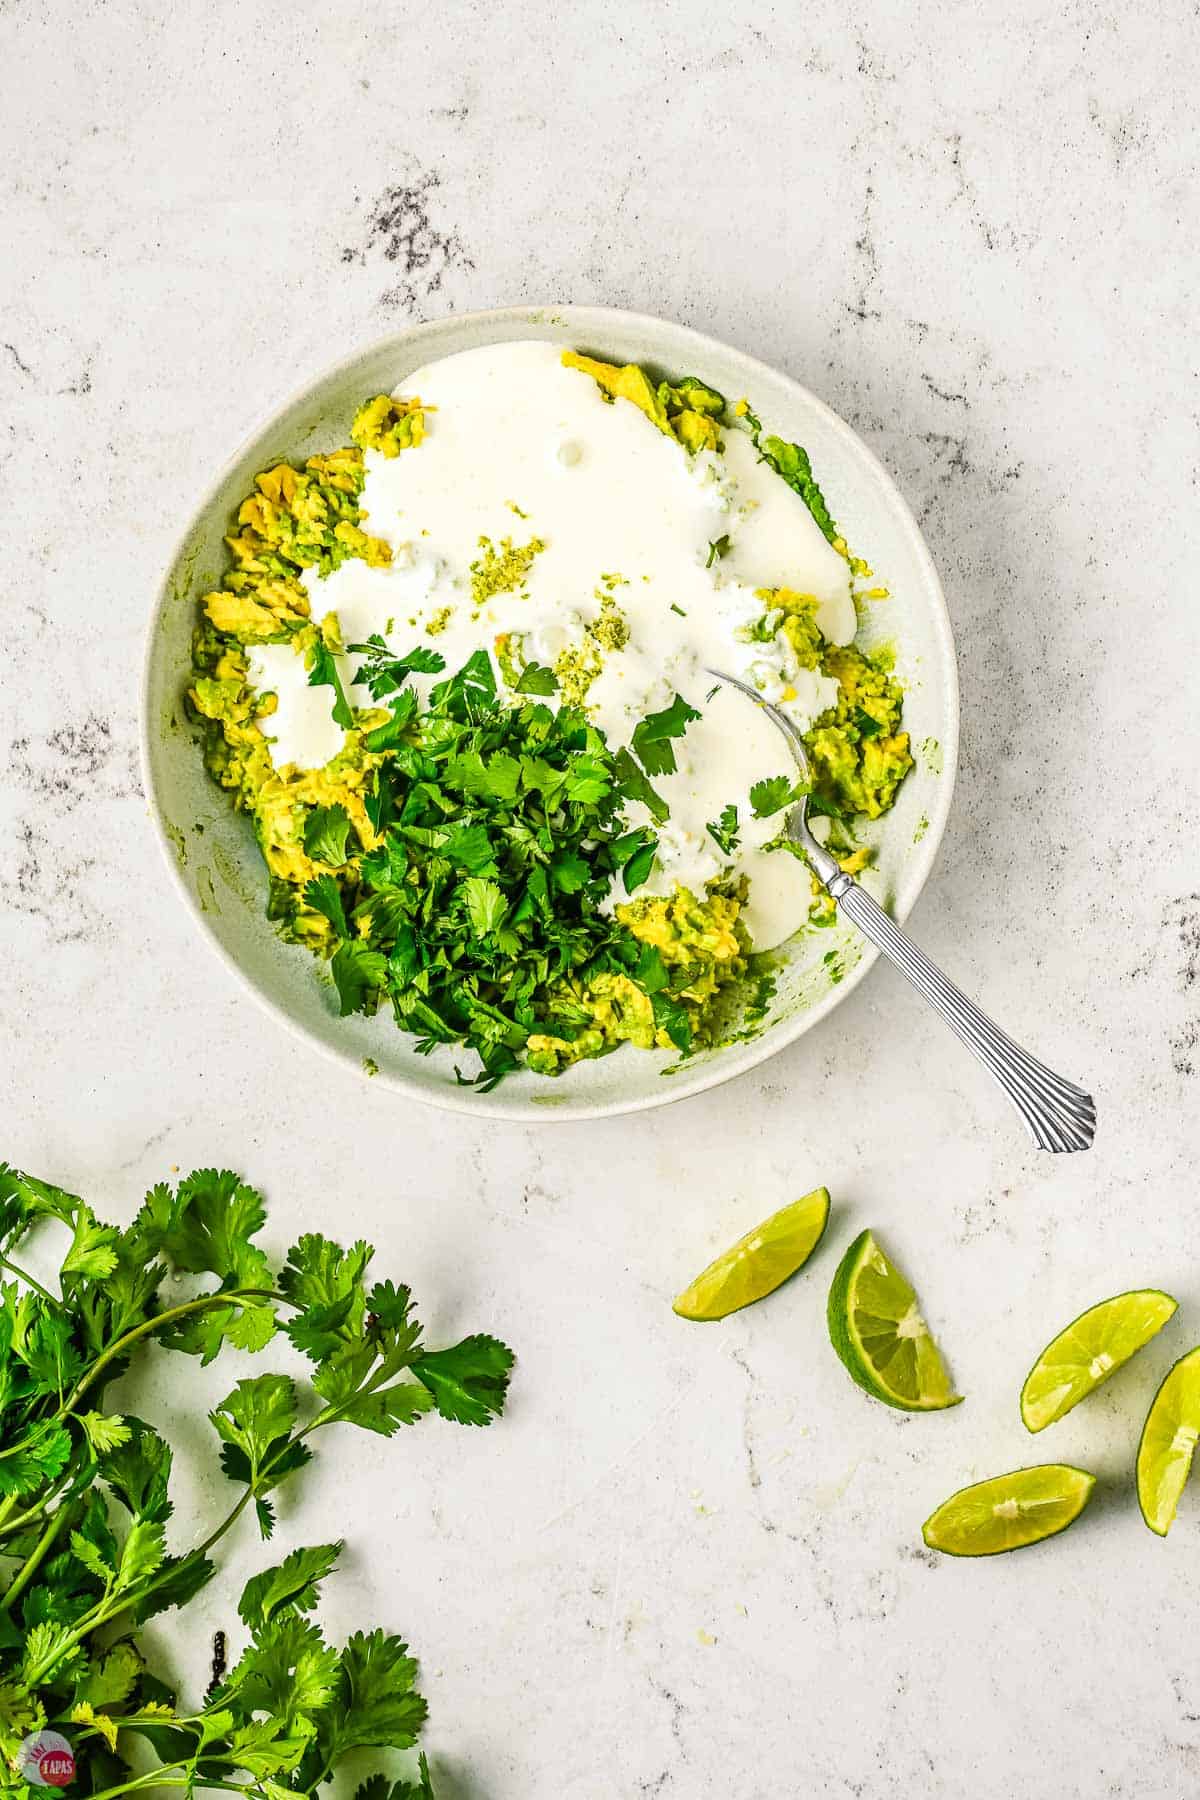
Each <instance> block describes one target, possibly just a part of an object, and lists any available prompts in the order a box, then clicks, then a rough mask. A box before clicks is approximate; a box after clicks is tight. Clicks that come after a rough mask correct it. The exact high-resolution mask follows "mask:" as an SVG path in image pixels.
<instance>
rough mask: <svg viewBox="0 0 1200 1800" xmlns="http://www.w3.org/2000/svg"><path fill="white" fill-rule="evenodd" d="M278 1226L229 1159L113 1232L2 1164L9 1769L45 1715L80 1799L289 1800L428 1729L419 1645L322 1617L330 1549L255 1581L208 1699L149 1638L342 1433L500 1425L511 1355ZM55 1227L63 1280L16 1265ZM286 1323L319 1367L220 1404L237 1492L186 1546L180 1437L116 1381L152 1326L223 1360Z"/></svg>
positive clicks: (266, 1530) (3, 1732)
mask: <svg viewBox="0 0 1200 1800" xmlns="http://www.w3.org/2000/svg"><path fill="white" fill-rule="evenodd" d="M264 1221H265V1210H264V1207H263V1204H262V1199H261V1196H260V1195H259V1194H258V1193H257V1192H256V1191H255V1190H254V1189H253V1188H251V1187H249V1186H248V1185H247V1184H246V1183H245V1182H243V1181H242V1180H241V1179H240V1178H239V1177H238V1176H237V1175H234V1174H232V1173H230V1172H229V1171H217V1170H213V1169H203V1170H198V1171H197V1172H196V1173H194V1174H192V1175H189V1176H187V1177H186V1178H185V1179H184V1180H182V1181H181V1182H180V1183H179V1185H178V1187H177V1188H176V1189H174V1190H172V1189H171V1188H169V1187H167V1186H166V1185H160V1186H158V1187H155V1188H152V1189H151V1191H150V1193H149V1194H147V1196H146V1199H145V1202H144V1204H143V1206H142V1208H141V1210H140V1211H139V1213H138V1215H137V1217H136V1218H135V1219H134V1221H133V1223H132V1224H131V1225H129V1226H127V1227H125V1228H124V1229H123V1230H122V1229H118V1228H117V1227H116V1226H113V1225H108V1224H105V1223H104V1222H102V1221H101V1220H99V1219H98V1218H97V1217H96V1215H95V1213H94V1212H93V1211H92V1209H91V1207H90V1206H88V1205H87V1204H86V1202H84V1201H83V1200H81V1199H79V1198H78V1197H77V1196H75V1195H73V1194H68V1193H66V1192H64V1191H63V1190H62V1189H60V1188H57V1187H55V1186H53V1185H52V1184H50V1183H48V1182H44V1181H40V1180H38V1179H36V1178H34V1177H32V1176H29V1175H25V1174H23V1173H21V1172H20V1171H19V1170H15V1169H11V1168H9V1167H8V1166H7V1165H6V1164H0V1263H2V1265H3V1267H4V1269H5V1270H6V1271H7V1273H8V1275H9V1277H11V1279H10V1280H8V1281H6V1282H5V1283H4V1284H3V1286H2V1287H0V1569H2V1570H3V1573H2V1574H0V1589H2V1591H0V1755H2V1756H3V1757H4V1758H5V1760H6V1761H7V1762H8V1763H9V1764H10V1766H12V1767H16V1764H17V1758H18V1756H19V1753H20V1748H21V1744H22V1742H23V1740H24V1739H25V1738H26V1737H27V1736H29V1735H30V1734H31V1733H34V1732H37V1731H39V1730H41V1729H42V1728H43V1727H45V1726H50V1727H53V1728H54V1729H56V1730H59V1731H63V1732H65V1733H66V1735H67V1736H68V1738H69V1740H70V1742H71V1744H72V1747H73V1749H74V1753H75V1757H76V1764H77V1773H76V1781H77V1783H78V1784H79V1791H80V1792H86V1793H91V1794H96V1795H101V1794H102V1795H104V1796H105V1797H106V1800H116V1796H119V1795H123V1794H126V1793H131V1792H134V1791H137V1790H141V1789H144V1788H145V1787H146V1786H147V1783H148V1782H154V1783H155V1785H158V1784H159V1783H161V1784H162V1785H164V1786H171V1787H178V1788H181V1789H185V1790H186V1791H187V1792H189V1793H190V1792H192V1791H193V1790H206V1789H208V1788H210V1787H212V1788H219V1789H222V1790H224V1791H227V1792H233V1793H237V1794H242V1795H249V1796H256V1797H258V1800H282V1797H283V1796H285V1795H289V1794H307V1795H311V1794H314V1793H315V1792H316V1790H317V1788H318V1787H319V1786H321V1784H323V1783H324V1782H325V1781H326V1780H328V1779H329V1778H330V1777H331V1776H332V1775H333V1774H334V1773H335V1772H336V1770H337V1769H338V1767H339V1765H340V1764H341V1762H342V1759H343V1757H344V1756H346V1755H347V1754H348V1753H349V1752H350V1751H352V1750H353V1751H357V1750H361V1749H364V1748H367V1749H370V1748H380V1749H403V1748H407V1747H410V1746H412V1745H413V1744H415V1742H416V1739H417V1735H418V1733H419V1731H420V1728H421V1725H422V1723H423V1721H424V1718H425V1711H426V1707H425V1702H424V1700H423V1699H422V1698H421V1696H420V1694H419V1693H418V1692H417V1691H416V1688H415V1685H414V1684H415V1678H416V1664H415V1662H414V1661H413V1659H412V1658H411V1657H410V1656H409V1654H408V1649H407V1645H406V1644H404V1643H403V1642H402V1641H401V1640H400V1639H399V1638H397V1637H394V1636H391V1635H389V1634H387V1633H385V1632H383V1631H381V1630H372V1631H368V1632H356V1633H355V1634H354V1635H353V1636H352V1637H351V1638H350V1639H349V1640H348V1642H347V1643H346V1644H345V1645H344V1646H342V1647H341V1648H338V1647H336V1646H334V1645H331V1644H329V1643H328V1642H327V1641H326V1639H325V1637H324V1634H323V1633H322V1631H321V1629H320V1626H319V1624H318V1623H316V1622H315V1621H314V1620H313V1619H312V1618H311V1616H310V1615H311V1614H312V1613H313V1612H314V1611H315V1609H316V1607H317V1604H318V1599H319V1590H320V1584H321V1582H322V1581H323V1580H324V1579H325V1578H326V1577H327V1576H328V1575H329V1574H330V1572H331V1571H332V1570H333V1568H334V1566H335V1564H336V1561H337V1558H338V1556H339V1554H340V1552H341V1549H342V1546H341V1544H340V1543H329V1544H318V1545H313V1546H307V1547H303V1548H300V1549H296V1550H294V1551H292V1552H291V1553H290V1554H289V1555H288V1556H286V1557H285V1558H284V1560H283V1561H282V1562H281V1563H279V1564H277V1565H275V1566H273V1567H271V1568H268V1569H265V1570H263V1571H262V1572H261V1573H259V1574H257V1575H255V1576H254V1577H252V1578H251V1580H250V1581H249V1582H248V1583H247V1584H246V1586H245V1588H244V1590H243V1592H242V1597H241V1602H240V1604H239V1609H238V1610H239V1614H240V1617H241V1620H242V1624H243V1627H244V1642H243V1644H242V1647H241V1650H240V1654H239V1655H238V1656H237V1660H236V1661H235V1662H234V1664H233V1667H232V1668H231V1669H230V1671H229V1673H228V1674H227V1675H226V1676H225V1677H224V1679H223V1680H222V1681H221V1682H220V1685H219V1686H217V1687H216V1688H215V1690H213V1691H210V1693H209V1695H208V1696H207V1697H206V1699H205V1702H204V1704H203V1705H202V1706H201V1707H200V1708H199V1709H198V1710H195V1711H188V1710H187V1709H184V1708H181V1707H179V1706H178V1705H177V1703H176V1700H175V1696H174V1694H173V1692H172V1690H171V1688H170V1686H169V1684H168V1683H167V1682H166V1681H164V1680H163V1679H162V1678H161V1677H160V1676H158V1675H157V1674H156V1673H155V1672H154V1670H153V1668H152V1666H151V1664H150V1661H149V1659H148V1651H147V1648H146V1646H145V1645H144V1644H143V1643H142V1642H141V1641H140V1640H139V1637H138V1630H139V1628H140V1627H141V1625H142V1624H144V1622H145V1621H146V1620H147V1619H149V1618H151V1617H153V1616H154V1615H155V1614H156V1613H159V1612H162V1611H164V1610H165V1609H167V1608H169V1607H172V1606H184V1605H186V1604H187V1603H188V1601H190V1600H191V1599H192V1598H193V1597H194V1595H195V1594H196V1593H198V1592H199V1590H200V1589H201V1588H202V1587H204V1586H205V1584H206V1583H207V1582H208V1581H209V1580H211V1578H212V1576H213V1575H214V1573H215V1564H214V1560H213V1553H214V1552H215V1551H216V1549H217V1547H218V1546H219V1545H220V1543H221V1542H222V1540H223V1539H224V1538H225V1536H226V1534H227V1533H228V1532H229V1531H230V1530H231V1529H232V1528H233V1527H234V1526H235V1525H236V1523H237V1521H238V1519H239V1518H240V1517H241V1515H242V1514H243V1513H244V1512H246V1511H247V1510H248V1509H252V1510H253V1512H254V1513H255V1515H256V1516H257V1520H258V1525H259V1530H260V1532H261V1533H262V1535H263V1536H264V1537H269V1536H270V1535H271V1533H272V1531H273V1529H274V1522H275V1521H274V1513H273V1502H272V1496H273V1495H274V1494H275V1492H276V1491H277V1489H278V1488H279V1487H280V1485H281V1484H282V1483H284V1482H285V1481H289V1480H292V1479H293V1478H294V1477H296V1476H297V1475H298V1474H299V1472H300V1471H301V1470H302V1469H304V1468H305V1467H306V1466H307V1464H308V1463H309V1462H310V1461H311V1460H312V1456H313V1450H312V1442H313V1439H314V1438H315V1437H316V1436H317V1434H318V1433H319V1432H321V1431H322V1430H324V1429H325V1428H327V1427H328V1426H331V1425H343V1424H348V1425H355V1426H358V1427H360V1428H363V1429H366V1430H369V1431H373V1432H376V1433H379V1434H381V1435H383V1436H389V1437H390V1436H391V1435H393V1434H394V1433H395V1432H396V1431H398V1430H399V1429H400V1428H401V1427H402V1426H405V1425H409V1424H412V1423H415V1422H416V1421H417V1420H418V1419H419V1418H420V1417H421V1416H422V1415H424V1414H425V1413H428V1412H431V1411H437V1412H439V1413H440V1414H441V1415H442V1416H443V1417H444V1418H446V1419H451V1420H455V1421H458V1422H460V1423H465V1424H472V1425H486V1424H488V1423H489V1422H490V1421H491V1419H492V1418H493V1417H494V1416H495V1415H496V1414H497V1413H499V1412H500V1411H501V1409H502V1407H503V1404H504V1398H505V1391H506V1388H507V1383H508V1378H509V1372H510V1369H511V1366H512V1354H511V1352H510V1351H509V1350H508V1349H507V1348H506V1347H505V1346H504V1345H503V1344H501V1343H499V1342H497V1340H496V1339H494V1338H490V1337H481V1336H472V1337H468V1338H465V1339H463V1340H462V1342H461V1343H459V1344H455V1345H451V1346H449V1347H447V1348H445V1349H436V1350H431V1349H428V1348H427V1347H426V1346H425V1345H424V1343H423V1342H422V1336H421V1327H420V1324H419V1322H418V1320H417V1319H416V1317H415V1315H414V1313H413V1309H412V1300H411V1296H410V1294H409V1291H408V1289H407V1288H406V1287H402V1286H398V1285H396V1284H394V1283H392V1282H390V1281H374V1282H372V1281H370V1278H369V1274H368V1270H369V1265H370V1261H371V1257H372V1251H371V1248H370V1246H369V1245H367V1244H365V1243H361V1242H360V1243H356V1244H354V1245H353V1246H351V1248H350V1249H348V1250H347V1249H344V1248H343V1247H342V1246H341V1245H339V1244H336V1243H334V1242H332V1241H331V1240H330V1239H328V1238H325V1237H323V1236H320V1235H308V1236H305V1237H302V1238H301V1239H300V1240H299V1241H298V1243H296V1244H295V1245H294V1246H293V1247H292V1249H291V1250H290V1251H289V1252H288V1255H287V1260H286V1262H285V1264H284V1265H283V1267H282V1268H281V1269H275V1268H273V1267H272V1265H271V1262H270V1261H269V1259H268V1257H267V1255H266V1253H265V1252H264V1251H263V1250H262V1249H261V1248H260V1247H259V1246H258V1244H256V1243H255V1241H254V1240H255V1238H256V1237H257V1236H258V1234H259V1232H260V1231H261V1229H262V1226H263V1224H264ZM43 1225H50V1226H52V1227H57V1228H59V1229H60V1230H61V1229H65V1232H66V1233H67V1234H68V1241H67V1243H66V1246H65V1250H64V1253H63V1255H62V1258H61V1262H60V1266H59V1274H58V1282H57V1287H58V1292H57V1293H55V1292H54V1291H53V1287H52V1285H47V1284H45V1283H43V1282H41V1281H39V1280H37V1279H35V1278H34V1276H33V1275H32V1274H31V1273H29V1272H28V1270H26V1269H25V1268H24V1267H23V1266H22V1265H21V1264H20V1263H19V1262H18V1261H17V1260H16V1256H17V1253H18V1252H19V1249H20V1245H21V1241H22V1239H23V1238H24V1237H25V1235H26V1234H27V1232H29V1230H30V1229H31V1227H33V1226H43ZM178 1276H183V1277H189V1278H191V1284H190V1285H191V1289H192V1291H187V1290H185V1293H186V1297H184V1298H180V1299H177V1300H172V1301H170V1302H168V1301H166V1300H164V1298H163V1297H162V1296H161V1295H160V1289H161V1288H162V1286H163V1283H164V1282H165V1281H166V1279H167V1278H168V1277H178ZM279 1335H282V1336H286V1337H287V1338H288V1339H289V1340H290V1342H291V1344H292V1345H293V1347H294V1348H295V1349H296V1350H297V1351H299V1352H300V1353H301V1354H302V1355H303V1356H304V1357H305V1358H306V1359H307V1361H308V1363H309V1365H310V1368H311V1375H310V1379H309V1381H308V1382H302V1383H297V1382H296V1381H295V1380H293V1379H292V1378H291V1377H290V1376H287V1375H283V1374H275V1373H268V1374H261V1375H256V1376H251V1377H247V1378H243V1379H242V1380H240V1381H238V1382H237V1383H236V1385H235V1386H234V1387H233V1388H232V1390H231V1391H230V1393H229V1394H228V1395H227V1396H226V1397H225V1399H224V1400H222V1401H221V1402H220V1404H219V1405H218V1406H217V1407H216V1408H215V1409H214V1411H213V1413H212V1414H211V1415H210V1416H211V1420H212V1424H213V1427H214V1430H215V1432H216V1434H217V1437H218V1438H219V1439H220V1441H221V1453H220V1462H221V1467H222V1469H223V1470H224V1473H225V1475H226V1477H227V1478H228V1479H229V1481H230V1482H231V1483H232V1484H233V1486H234V1489H235V1490H236V1492H235V1497H234V1498H233V1500H232V1502H231V1504H230V1505H229V1507H228V1508H227V1509H226V1510H225V1512H224V1514H223V1516H221V1517H220V1518H219V1519H218V1520H217V1522H216V1523H215V1525H213V1526H212V1527H211V1529H209V1530H208V1531H207V1532H206V1533H204V1535H203V1536H201V1535H200V1531H199V1530H195V1531H194V1532H193V1543H192V1547H191V1548H187V1549H183V1550H182V1551H175V1550H173V1551H168V1549H167V1545H166V1527H167V1522H168V1520H169V1519H170V1518H171V1514H172V1504H171V1499H170V1493H169V1487H170V1478H171V1472H172V1462H173V1455H172V1450H171V1446H170V1444H169V1443H168V1442H167V1440H166V1439H165V1438H164V1437H163V1436H161V1435H160V1434H159V1432H158V1431H156V1430H155V1429H154V1428H153V1427H152V1426H151V1425H150V1424H148V1423H146V1422H145V1421H143V1420H141V1419H138V1418H135V1417H133V1416H131V1415H126V1414H123V1413H121V1412H115V1411H114V1412H110V1411H108V1410H107V1409H106V1407H105V1394H106V1390H107V1388H108V1386H109V1385H110V1383H112V1382H113V1381H114V1380H115V1379H116V1378H117V1377H118V1376H119V1375H121V1374H123V1373H124V1372H125V1371H126V1370H127V1369H128V1368H129V1367H130V1366H131V1364H132V1363H134V1362H135V1360H136V1359H137V1357H138V1356H139V1354H140V1353H141V1351H142V1349H143V1347H144V1346H145V1344H146V1343H147V1342H148V1341H149V1340H151V1339H154V1340H155V1341H156V1342H157V1343H158V1344H160V1345H162V1346H163V1347H165V1348H166V1349H168V1350H172V1351H175V1352H180V1353H183V1354H187V1355H195V1356H198V1357H199V1358H200V1359H201V1360H202V1361H204V1362H209V1361H211V1360H212V1359H213V1358H214V1357H216V1356H217V1355H219V1354H220V1353H221V1351H222V1350H223V1349H224V1347H225V1346H227V1345H228V1346H232V1347H234V1348H235V1349H239V1350H242V1351H251V1352H254V1351H261V1350H263V1349H265V1348H266V1346H267V1345H268V1344H269V1343H270V1342H271V1341H272V1340H273V1339H274V1338H275V1337H276V1336H279ZM310 1390H311V1391H310ZM174 1535H175V1529H174V1528H173V1536H174ZM197 1538H198V1539H199V1541H198V1542H197V1541H195V1539H197ZM138 1746H140V1748H139V1747H138ZM148 1757H149V1758H152V1759H153V1761H154V1766H153V1767H152V1768H150V1769H149V1770H148V1769H147V1766H146V1764H147V1758H148ZM131 1758H132V1760H131ZM365 1791H366V1792H369V1793H370V1794H371V1795H372V1796H373V1800H374V1797H376V1796H378V1797H382V1796H383V1795H385V1794H386V1795H388V1796H389V1800H430V1797H431V1796H432V1793H433V1789H432V1784H431V1777H430V1773H429V1769H428V1765H427V1764H426V1763H425V1761H424V1758H422V1759H421V1763H420V1773H419V1776H418V1779H417V1781H416V1782H415V1783H414V1782H403V1781H401V1782H400V1783H399V1784H398V1785H396V1786H393V1787H392V1788H390V1790H389V1789H388V1788H387V1786H386V1784H383V1783H382V1777H379V1778H376V1782H375V1783H374V1784H372V1783H368V1785H367V1789H366V1790H365Z"/></svg>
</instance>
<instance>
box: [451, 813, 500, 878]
mask: <svg viewBox="0 0 1200 1800" xmlns="http://www.w3.org/2000/svg"><path fill="white" fill-rule="evenodd" d="M441 851H442V855H443V856H444V857H445V858H446V859H447V861H448V862H452V863H453V864H454V865H455V867H456V868H459V869H463V870H465V871H466V873H467V874H468V875H495V874H496V873H497V869H496V855H495V851H494V850H493V848H492V840H491V837H490V836H489V834H488V829H487V827H486V825H483V824H479V823H476V824H473V825H463V826H460V828H459V829H458V830H457V831H453V832H451V834H450V836H449V837H448V838H447V839H446V841H445V843H444V844H443V845H442V846H441Z"/></svg>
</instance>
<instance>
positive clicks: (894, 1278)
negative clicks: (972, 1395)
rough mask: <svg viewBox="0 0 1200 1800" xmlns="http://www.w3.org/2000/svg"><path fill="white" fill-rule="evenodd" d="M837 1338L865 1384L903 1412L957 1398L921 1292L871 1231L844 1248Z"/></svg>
mask: <svg viewBox="0 0 1200 1800" xmlns="http://www.w3.org/2000/svg"><path fill="white" fill-rule="evenodd" d="M826 1316H827V1319H828V1324H829V1336H830V1341H831V1342H832V1344H833V1347H834V1349H835V1350H836V1351H837V1354H838V1356H839V1357H840V1358H841V1360H842V1362H843V1363H844V1365H845V1367H846V1369H847V1370H848V1372H849V1374H850V1376H851V1377H852V1379H853V1380H854V1381H856V1382H857V1383H858V1385H859V1387H860V1388H862V1389H863V1390H864V1392H865V1393H868V1394H870V1395H871V1396H872V1398H873V1399H875V1400H882V1401H883V1402H884V1404H885V1405H886V1406H894V1407H895V1408H896V1409H897V1410H898V1411H899V1412H941V1411H943V1410H944V1409H945V1408H946V1407H948V1406H957V1405H958V1403H959V1401H960V1400H961V1399H962V1395H961V1394H956V1393H955V1392H954V1387H953V1384H952V1382H951V1380H950V1375H949V1372H948V1370H947V1368H946V1365H945V1363H944V1362H943V1360H942V1356H941V1352H940V1351H939V1350H938V1347H937V1345H936V1343H935V1342H934V1340H933V1338H932V1337H931V1336H930V1333H929V1329H928V1327H927V1326H926V1324H925V1321H924V1319H922V1317H921V1314H920V1310H919V1308H918V1306H917V1296H916V1294H915V1292H914V1291H913V1289H912V1287H911V1286H910V1284H909V1282H908V1281H907V1280H906V1279H905V1277H904V1276H903V1275H902V1274H901V1272H900V1270H899V1269H897V1268H896V1267H895V1265H894V1264H893V1263H891V1262H889V1260H888V1258H887V1257H886V1256H885V1255H884V1252H883V1251H882V1250H881V1249H880V1247H879V1245H878V1244H877V1243H876V1241H875V1239H874V1238H873V1237H872V1235H871V1233H870V1232H869V1231H863V1232H860V1233H859V1235H858V1237H856V1238H855V1240H854V1242H853V1243H852V1244H851V1246H850V1248H849V1249H848V1250H847V1252H846V1254H845V1256H843V1258H842V1260H841V1262H840V1263H839V1265H838V1269H837V1273H836V1274H835V1275H834V1278H833V1284H832V1286H831V1287H830V1290H829V1302H828V1306H827V1308H826Z"/></svg>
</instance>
